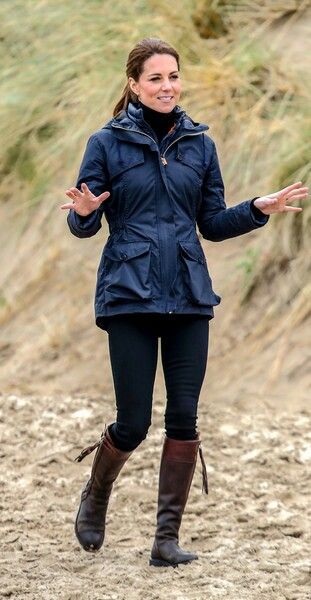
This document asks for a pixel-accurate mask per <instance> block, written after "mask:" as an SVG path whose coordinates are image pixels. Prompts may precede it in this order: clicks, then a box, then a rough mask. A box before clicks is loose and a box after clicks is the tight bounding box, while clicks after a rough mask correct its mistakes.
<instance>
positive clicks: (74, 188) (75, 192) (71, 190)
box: [69, 187, 83, 198]
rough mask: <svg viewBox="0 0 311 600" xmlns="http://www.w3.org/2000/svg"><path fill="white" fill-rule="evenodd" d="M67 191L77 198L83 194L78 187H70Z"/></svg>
mask: <svg viewBox="0 0 311 600" xmlns="http://www.w3.org/2000/svg"><path fill="white" fill-rule="evenodd" d="M69 191H70V192H72V193H73V194H75V196H77V197H78V198H83V194H82V193H81V192H80V190H78V188H76V187H72V188H70V189H69Z"/></svg>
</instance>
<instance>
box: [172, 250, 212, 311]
mask: <svg viewBox="0 0 311 600" xmlns="http://www.w3.org/2000/svg"><path fill="white" fill-rule="evenodd" d="M179 247H180V255H181V262H182V273H183V281H184V286H185V290H186V296H187V298H188V299H189V300H190V302H192V303H193V304H199V305H201V306H216V305H217V304H219V303H220V300H221V298H220V296H218V295H217V294H215V292H214V291H213V288H212V281H211V278H210V276H209V273H208V269H207V265H206V259H205V256H204V252H203V250H202V248H201V246H200V244H199V243H197V242H179Z"/></svg>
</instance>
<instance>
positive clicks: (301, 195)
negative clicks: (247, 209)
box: [254, 181, 309, 215]
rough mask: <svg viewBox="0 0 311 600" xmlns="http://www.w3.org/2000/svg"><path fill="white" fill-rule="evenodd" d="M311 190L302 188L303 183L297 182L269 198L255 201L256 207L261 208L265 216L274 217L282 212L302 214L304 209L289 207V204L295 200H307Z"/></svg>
mask: <svg viewBox="0 0 311 600" xmlns="http://www.w3.org/2000/svg"><path fill="white" fill-rule="evenodd" d="M308 192H309V188H307V187H302V182H301V181H297V183H293V184H292V185H289V186H288V187H286V188H283V190H280V191H279V192H274V193H273V194H269V195H268V196H262V197H261V198H256V200H254V206H256V207H257V208H259V210H261V212H263V214H264V215H272V214H273V213H281V212H301V211H302V208H300V207H298V206H288V205H287V204H286V203H287V202H293V201H294V200H304V199H305V198H307V196H308Z"/></svg>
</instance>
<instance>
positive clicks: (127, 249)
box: [103, 241, 152, 303]
mask: <svg viewBox="0 0 311 600" xmlns="http://www.w3.org/2000/svg"><path fill="white" fill-rule="evenodd" d="M103 256H104V269H103V277H104V289H105V302H106V303H122V302H125V301H126V302H128V301H136V302H137V301H139V300H149V299H150V298H151V297H152V288H151V281H150V261H151V242H140V241H136V242H116V243H115V244H114V245H113V246H111V247H108V248H105V250H104V255H103Z"/></svg>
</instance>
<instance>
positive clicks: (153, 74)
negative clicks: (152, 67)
mask: <svg viewBox="0 0 311 600" xmlns="http://www.w3.org/2000/svg"><path fill="white" fill-rule="evenodd" d="M174 73H179V71H171V72H170V75H173V74H174ZM155 75H160V76H161V75H162V73H150V74H149V75H148V77H154V76H155Z"/></svg>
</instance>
